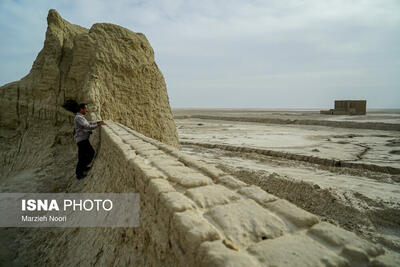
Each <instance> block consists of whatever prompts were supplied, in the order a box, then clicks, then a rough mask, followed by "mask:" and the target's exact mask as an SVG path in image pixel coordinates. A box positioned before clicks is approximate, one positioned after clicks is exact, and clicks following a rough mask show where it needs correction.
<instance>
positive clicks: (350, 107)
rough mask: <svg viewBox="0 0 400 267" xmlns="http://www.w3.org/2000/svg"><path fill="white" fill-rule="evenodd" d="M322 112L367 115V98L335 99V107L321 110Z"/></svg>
mask: <svg viewBox="0 0 400 267" xmlns="http://www.w3.org/2000/svg"><path fill="white" fill-rule="evenodd" d="M320 113H321V114H328V115H365V114H367V100H335V109H330V110H321V112H320Z"/></svg>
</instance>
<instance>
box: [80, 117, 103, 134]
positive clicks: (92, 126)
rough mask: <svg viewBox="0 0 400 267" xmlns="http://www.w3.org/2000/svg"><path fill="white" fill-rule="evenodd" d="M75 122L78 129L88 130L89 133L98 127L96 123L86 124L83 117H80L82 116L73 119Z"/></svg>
mask: <svg viewBox="0 0 400 267" xmlns="http://www.w3.org/2000/svg"><path fill="white" fill-rule="evenodd" d="M75 120H76V123H77V125H78V127H79V128H83V129H85V130H89V131H92V130H94V129H96V128H97V127H98V126H99V124H98V123H97V122H90V123H89V122H88V121H87V120H86V119H85V118H84V117H82V116H77V117H76V118H75Z"/></svg>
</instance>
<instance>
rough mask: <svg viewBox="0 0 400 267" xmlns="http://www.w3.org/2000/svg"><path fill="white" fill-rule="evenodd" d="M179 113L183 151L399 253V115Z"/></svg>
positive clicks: (374, 112) (377, 112) (176, 111)
mask: <svg viewBox="0 0 400 267" xmlns="http://www.w3.org/2000/svg"><path fill="white" fill-rule="evenodd" d="M173 113H174V117H175V121H176V125H177V129H178V134H179V140H180V144H181V147H182V150H183V151H185V152H187V153H189V154H192V155H196V156H200V157H202V158H203V160H204V161H206V162H207V163H209V164H213V165H215V166H217V167H218V168H221V169H223V170H224V171H227V172H229V173H230V174H232V175H234V176H235V177H237V178H239V179H241V180H243V181H245V182H247V183H251V184H256V185H258V186H260V187H261V188H263V189H264V190H266V191H267V192H269V193H272V194H275V195H277V196H279V197H282V198H285V199H287V200H289V201H291V202H292V203H294V204H296V205H297V206H299V207H301V208H304V209H306V210H308V211H310V212H312V213H314V214H316V215H318V216H319V217H320V218H321V219H322V220H323V221H328V222H331V223H333V224H336V225H340V226H342V227H344V228H346V229H347V230H351V231H353V232H355V233H356V234H358V235H359V236H361V237H362V238H365V239H367V240H370V241H372V242H375V243H379V244H381V245H383V246H384V247H386V248H387V249H390V250H392V251H395V252H397V253H400V110H369V111H368V114H367V115H365V116H331V115H321V114H319V111H318V110H261V109H257V110H237V109H174V110H173Z"/></svg>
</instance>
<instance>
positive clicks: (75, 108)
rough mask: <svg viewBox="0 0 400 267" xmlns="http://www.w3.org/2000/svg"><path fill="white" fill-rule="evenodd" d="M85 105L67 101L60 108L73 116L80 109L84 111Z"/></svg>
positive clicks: (71, 100)
mask: <svg viewBox="0 0 400 267" xmlns="http://www.w3.org/2000/svg"><path fill="white" fill-rule="evenodd" d="M86 105H87V104H86V103H82V104H78V103H77V102H76V101H75V100H73V99H68V100H67V101H65V103H64V105H62V107H63V108H64V109H65V110H68V111H70V112H72V113H74V114H75V113H77V112H79V111H80V110H81V109H84V108H85V106H86Z"/></svg>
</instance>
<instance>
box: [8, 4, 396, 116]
mask: <svg viewBox="0 0 400 267" xmlns="http://www.w3.org/2000/svg"><path fill="white" fill-rule="evenodd" d="M51 8H54V9H56V10H57V11H58V12H59V13H60V15H61V16H62V17H63V18H64V19H66V20H68V21H69V22H71V23H73V24H78V25H81V26H84V27H86V28H90V27H91V25H92V24H94V23H97V22H108V23H114V24H118V25H121V26H123V27H125V28H128V29H130V30H132V31H134V32H142V33H144V34H145V35H146V37H147V39H148V40H149V41H150V44H151V45H152V47H153V49H154V51H155V59H156V62H157V64H158V66H159V68H160V70H161V71H162V73H163V75H164V78H165V81H166V83H167V90H168V94H169V99H170V103H171V106H172V107H173V108H176V107H218V108H222V107H225V108H327V109H328V108H333V102H334V100H335V99H366V100H367V107H368V108H400V1H399V0H370V1H361V0H352V1H350V0H340V1H336V0H331V1H328V0H327V1H323V0H304V1H299V0H298V1H284V0H279V1H256V0H250V1H224V0H214V1H211V0H203V1H195V0H189V1H178V0H174V1H167V0H147V1H128V0H113V1H95V0H82V1H78V0H63V1H54V0H53V1H51V0H35V1H29V0H18V1H11V0H1V1H0V33H1V41H0V84H1V85H3V84H5V83H8V82H12V81H15V80H19V79H20V78H22V77H23V76H25V75H26V74H27V73H28V72H29V70H30V68H31V66H32V63H33V61H34V60H35V58H36V56H37V54H38V53H39V51H40V50H41V49H42V47H43V42H44V38H45V32H46V27H47V25H46V17H47V13H48V10H49V9H51Z"/></svg>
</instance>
